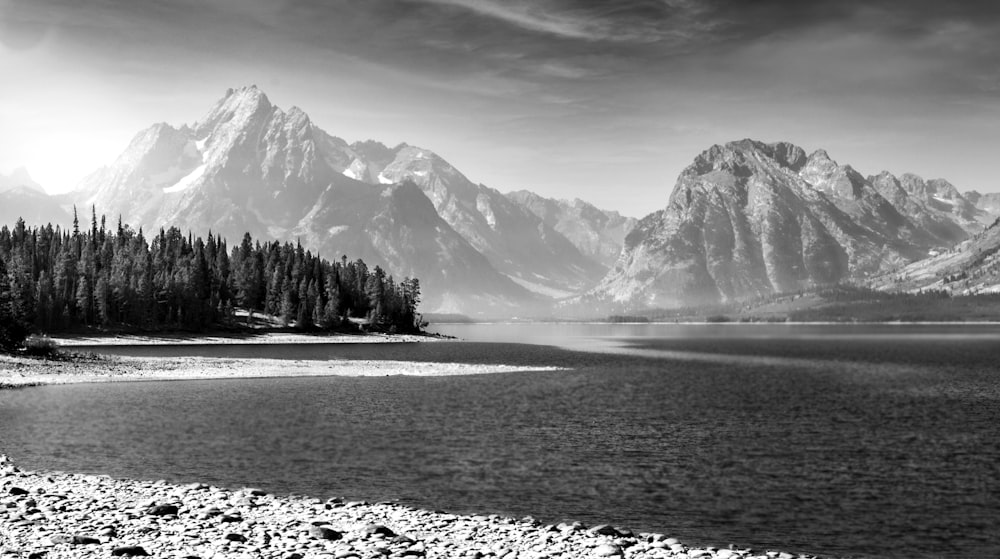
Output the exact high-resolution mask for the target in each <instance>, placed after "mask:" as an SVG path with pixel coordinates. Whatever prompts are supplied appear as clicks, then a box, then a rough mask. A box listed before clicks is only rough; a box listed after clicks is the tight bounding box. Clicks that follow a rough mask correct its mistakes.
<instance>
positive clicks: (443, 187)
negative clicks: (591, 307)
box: [344, 141, 607, 297]
mask: <svg viewBox="0 0 1000 559" xmlns="http://www.w3.org/2000/svg"><path fill="white" fill-rule="evenodd" d="M351 148H352V150H353V151H354V153H355V154H356V158H355V159H354V160H353V161H352V162H351V164H350V166H349V167H348V168H347V169H346V170H345V171H344V174H345V175H347V176H349V177H352V178H358V179H359V180H363V181H365V182H368V183H371V184H393V183H400V182H405V181H410V182H413V183H414V184H416V185H418V186H419V187H420V188H421V189H422V190H423V192H424V194H426V195H427V197H428V198H430V200H431V202H433V204H434V208H435V209H436V210H437V212H438V214H439V215H440V216H441V217H442V218H443V219H444V220H445V221H447V222H448V224H449V225H451V226H452V227H453V228H454V229H455V231H457V232H458V233H459V234H460V235H462V237H464V238H465V239H466V240H467V241H469V243H470V244H471V245H472V246H473V247H475V248H476V250H478V251H479V252H480V253H482V254H483V255H484V256H485V257H486V259H487V260H488V261H489V262H490V264H491V265H492V266H493V267H494V268H496V269H497V270H499V271H500V272H501V273H503V274H505V275H507V276H508V277H510V278H511V279H512V280H513V281H515V282H517V283H518V284H520V285H521V286H523V287H525V288H526V289H528V290H530V291H534V292H536V293H539V294H542V295H546V296H550V297H564V296H567V295H571V294H573V293H576V292H579V291H580V290H582V289H584V288H587V287H590V286H592V285H593V284H594V283H596V282H597V280H599V279H600V278H601V277H602V276H603V275H604V274H605V273H606V271H607V268H606V266H603V265H601V263H600V262H599V261H596V260H594V259H591V258H588V257H587V256H586V255H584V254H581V252H580V250H579V249H578V248H577V247H576V246H575V245H574V244H573V243H572V242H570V241H569V240H568V239H567V238H566V237H565V236H564V235H562V234H561V233H560V232H558V231H556V229H554V228H553V226H552V225H551V224H549V223H547V222H546V221H544V220H543V219H542V218H541V217H539V216H538V215H536V214H535V213H533V212H532V211H531V210H530V209H528V208H526V207H525V206H524V205H522V204H519V203H518V202H517V201H515V200H512V199H509V198H507V197H506V196H504V195H503V194H501V193H500V192H499V191H497V190H495V189H492V188H489V187H487V186H484V185H482V184H476V183H473V182H472V181H470V180H469V179H468V178H467V177H466V176H465V175H463V174H462V173H461V172H460V171H459V170H458V169H456V168H455V167H454V166H452V165H451V164H450V163H448V162H447V161H445V160H444V159H442V158H441V157H440V156H438V155H437V154H435V153H434V152H432V151H430V150H427V149H424V148H419V147H415V146H410V145H406V144H401V145H399V146H396V147H395V148H391V149H390V148H388V147H386V146H384V145H382V144H379V143H377V142H371V141H369V142H364V143H355V144H352V145H351Z"/></svg>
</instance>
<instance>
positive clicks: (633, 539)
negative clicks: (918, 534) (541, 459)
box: [0, 455, 817, 559]
mask: <svg viewBox="0 0 1000 559" xmlns="http://www.w3.org/2000/svg"><path fill="white" fill-rule="evenodd" d="M39 553H41V554H46V555H45V556H46V557H69V556H72V557H107V556H109V555H110V556H124V557H127V556H146V555H148V556H155V557H177V558H180V557H197V558H199V559H208V558H214V557H267V558H275V559H279V558H280V559H312V558H320V557H329V558H336V559H351V558H357V559H362V558H365V559H367V558H369V557H392V558H404V557H414V558H420V557H429V558H448V557H456V558H457V557H461V558H469V559H482V558H497V559H501V558H502V559H556V558H566V559H569V558H589V557H595V558H600V557H606V558H611V559H615V558H619V559H623V558H625V557H628V558H630V559H664V558H678V559H680V558H688V557H694V558H700V559H737V558H739V559H815V558H816V557H817V556H814V555H808V554H792V553H786V552H774V551H770V552H768V551H761V550H751V549H736V548H734V547H732V546H730V547H728V548H715V547H690V546H687V545H684V544H683V543H681V542H680V541H678V540H677V539H676V538H670V537H667V536H664V535H663V534H656V533H640V534H633V533H632V532H631V531H629V530H627V529H623V528H620V527H614V526H610V525H599V526H593V527H589V528H588V527H587V526H585V525H583V524H582V523H579V522H573V523H570V522H563V523H559V524H550V525H543V524H541V523H540V522H538V521H536V520H534V519H532V518H531V517H526V518H524V519H521V520H517V519H514V518H510V517H504V516H499V515H495V514H492V515H462V514H449V513H445V512H431V511H428V510H423V509H419V508H415V507H410V506H406V505H400V504H395V503H368V502H364V501H353V502H344V501H343V500H341V499H339V498H333V499H327V500H323V499H320V498H316V497H308V496H297V495H283V496H276V495H272V494H268V493H266V492H264V491H261V490H259V489H251V488H243V489H238V490H231V489H225V488H219V487H214V486H208V485H205V484H202V483H189V484H186V485H180V484H174V483H168V482H166V481H162V480H161V481H133V480H121V479H113V478H110V477H108V476H101V475H88V474H73V473H64V472H30V471H21V470H19V469H18V468H17V467H16V466H15V465H14V464H13V463H12V462H10V460H9V459H8V458H7V457H6V456H3V455H0V555H6V554H13V555H14V556H16V557H32V556H34V557H41V556H42V555H32V554H39Z"/></svg>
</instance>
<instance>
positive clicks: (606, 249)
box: [507, 190, 638, 268]
mask: <svg viewBox="0 0 1000 559" xmlns="http://www.w3.org/2000/svg"><path fill="white" fill-rule="evenodd" d="M507 197H508V198H510V199H511V200H513V201H515V202H517V203H518V204H520V205H522V206H524V207H526V208H528V209H529V210H531V212H532V213H534V214H535V215H537V216H538V217H539V218H541V219H542V222H544V223H545V224H546V225H548V226H549V227H552V228H553V229H555V230H556V231H558V232H559V233H562V235H563V236H564V237H566V238H567V239H568V240H569V242H571V243H573V245H574V246H575V247H576V248H577V250H579V251H580V252H581V253H583V255H584V256H586V257H588V258H590V259H591V260H594V261H596V262H599V263H600V264H602V265H603V266H604V267H605V268H610V267H611V266H612V265H614V263H615V260H617V259H618V254H619V253H621V250H622V243H623V242H624V241H625V235H626V234H628V232H629V231H631V230H632V228H633V227H635V224H636V223H637V222H638V220H637V219H635V218H633V217H623V216H622V215H621V214H619V213H618V212H613V211H606V210H601V209H598V208H596V207H595V206H593V205H592V204H589V203H587V202H584V201H583V200H580V199H579V198H576V199H574V200H572V201H568V200H555V199H552V198H543V197H541V196H539V195H538V194H535V193H534V192H530V191H527V190H518V191H515V192H508V193H507Z"/></svg>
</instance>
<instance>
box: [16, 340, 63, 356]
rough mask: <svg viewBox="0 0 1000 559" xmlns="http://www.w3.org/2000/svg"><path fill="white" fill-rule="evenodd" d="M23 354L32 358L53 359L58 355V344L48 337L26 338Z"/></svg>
mask: <svg viewBox="0 0 1000 559" xmlns="http://www.w3.org/2000/svg"><path fill="white" fill-rule="evenodd" d="M24 353H25V355H31V356H34V357H55V356H56V355H58V354H59V344H58V343H56V341H55V340H53V339H52V338H50V337H48V336H34V335H32V336H28V338H27V339H26V340H24Z"/></svg>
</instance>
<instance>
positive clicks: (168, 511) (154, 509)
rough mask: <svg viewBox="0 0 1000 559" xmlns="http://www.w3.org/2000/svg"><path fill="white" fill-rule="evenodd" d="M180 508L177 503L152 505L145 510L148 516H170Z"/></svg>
mask: <svg viewBox="0 0 1000 559" xmlns="http://www.w3.org/2000/svg"><path fill="white" fill-rule="evenodd" d="M179 510H180V509H178V508H177V505H153V506H151V507H149V509H147V510H146V514H148V515H149V516H170V515H176V514H177V513H178V512H179Z"/></svg>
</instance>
